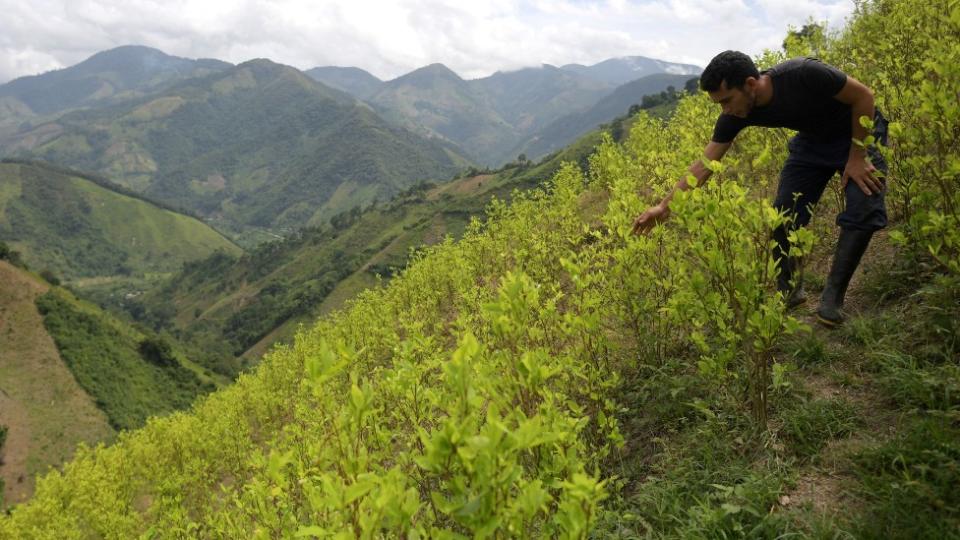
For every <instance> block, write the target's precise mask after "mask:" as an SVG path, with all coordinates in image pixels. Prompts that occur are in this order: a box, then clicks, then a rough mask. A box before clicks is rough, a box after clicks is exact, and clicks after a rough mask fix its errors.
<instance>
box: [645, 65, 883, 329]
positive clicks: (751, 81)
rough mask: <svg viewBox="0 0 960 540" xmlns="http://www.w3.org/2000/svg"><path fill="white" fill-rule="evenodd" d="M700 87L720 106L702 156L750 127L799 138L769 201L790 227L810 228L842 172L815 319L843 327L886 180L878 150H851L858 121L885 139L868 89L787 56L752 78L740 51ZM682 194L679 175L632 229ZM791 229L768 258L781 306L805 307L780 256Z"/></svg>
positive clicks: (791, 263)
mask: <svg viewBox="0 0 960 540" xmlns="http://www.w3.org/2000/svg"><path fill="white" fill-rule="evenodd" d="M700 88H701V89H703V90H704V91H706V92H707V93H708V94H709V95H710V99H712V100H713V101H714V102H716V103H718V104H720V106H721V107H722V109H723V110H722V112H721V114H720V116H719V118H717V123H716V125H715V126H714V129H713V137H712V138H711V141H710V143H709V144H707V147H706V149H705V150H704V152H703V153H704V156H705V158H706V159H709V160H720V158H722V157H723V155H724V154H726V152H727V150H728V149H729V148H730V145H731V143H732V142H733V140H734V138H735V137H736V136H737V134H738V133H740V131H742V130H743V129H744V128H745V127H748V126H764V127H785V128H789V129H793V130H796V131H797V132H798V133H797V134H796V136H794V137H793V138H792V139H790V143H789V145H788V149H789V151H790V155H789V157H788V158H787V161H786V163H785V164H784V166H783V170H782V171H781V172H780V183H779V186H778V188H777V196H776V199H775V200H774V206H775V207H776V208H777V209H778V210H782V211H786V212H787V213H789V214H790V216H791V217H792V220H791V225H790V226H791V227H803V226H806V225H807V224H808V223H809V222H810V207H811V206H812V205H814V204H816V203H817V202H818V201H819V200H820V196H821V195H823V190H824V188H826V186H827V182H828V181H829V180H830V179H831V178H832V177H833V175H834V173H836V172H839V173H840V178H841V185H842V186H843V189H844V195H845V199H846V205H845V206H846V208H845V209H844V210H843V211H842V212H841V213H840V214H839V215H838V216H837V225H838V226H839V227H840V238H839V240H838V241H837V249H836V252H835V254H834V256H833V264H832V266H831V268H830V275H829V277H828V278H827V285H826V287H825V288H824V290H823V295H822V296H821V297H820V307H819V308H818V309H817V319H818V320H819V321H820V322H821V323H823V324H825V325H827V326H836V325H838V324H840V323H842V322H843V315H842V313H841V311H840V309H841V308H842V307H843V297H844V295H845V294H846V291H847V285H849V283H850V278H851V277H852V276H853V272H854V270H856V268H857V265H858V264H860V258H861V257H862V256H863V253H864V251H866V249H867V244H869V243H870V238H871V237H872V236H873V233H874V232H875V231H877V230H879V229H882V228H883V227H885V226H886V225H887V212H886V207H885V204H884V191H885V183H884V180H883V178H882V176H883V175H882V174H881V173H878V171H881V172H882V173H885V172H886V170H887V167H886V163H885V162H884V161H883V158H882V157H881V156H880V155H879V154H878V153H877V152H876V151H875V150H873V149H870V150H866V149H864V148H863V147H862V146H860V145H857V144H852V139H857V140H859V141H863V140H864V139H865V138H866V135H867V130H866V128H864V127H863V126H861V125H860V121H859V118H860V117H861V116H866V117H868V118H873V119H874V136H875V138H876V140H877V142H879V143H880V144H884V145H885V144H886V143H887V121H886V120H885V119H884V118H883V116H882V115H881V114H880V113H879V111H877V110H876V109H875V107H874V103H873V93H872V92H871V91H870V89H869V88H867V87H866V86H864V85H863V84H862V83H861V82H859V81H857V80H856V79H854V78H853V77H849V76H847V75H846V74H844V73H843V72H841V71H839V70H837V69H836V68H834V67H832V66H829V65H827V64H824V63H822V62H820V61H819V60H816V59H814V58H795V59H792V60H787V61H785V62H782V63H780V64H777V65H776V66H773V67H772V68H770V69H768V70H765V71H763V72H759V71H757V67H756V65H754V63H753V61H752V60H751V59H750V57H749V56H747V55H745V54H743V53H741V52H737V51H725V52H722V53H720V54H718V55H717V56H716V57H714V59H713V60H711V61H710V64H709V65H708V66H707V68H706V69H705V70H704V71H703V74H702V75H701V76H700ZM868 153H869V159H868ZM689 171H690V174H692V175H693V176H694V177H695V178H696V179H697V183H698V185H701V184H703V183H704V182H705V181H706V180H707V178H709V177H710V170H709V169H707V168H706V167H705V166H704V164H703V162H702V161H701V160H698V161H696V162H694V163H693V164H692V165H691V166H690V168H689ZM689 188H690V186H689V185H688V184H687V181H686V179H683V180H680V181H679V182H678V183H677V185H676V186H674V188H673V189H672V190H671V191H670V193H669V194H668V195H667V196H666V197H665V198H664V199H663V201H661V202H660V204H657V205H656V206H653V207H651V208H650V209H648V210H647V211H645V212H644V213H643V214H641V215H640V216H639V217H637V219H636V220H635V221H634V226H633V231H634V233H638V232H643V231H646V230H649V229H650V228H651V227H653V226H654V225H655V224H657V223H660V222H661V221H663V220H665V219H666V218H667V216H668V215H669V204H670V200H671V199H672V198H673V195H674V193H676V191H677V190H678V189H681V190H687V189H689ZM794 194H799V196H797V197H795V195H794ZM788 233H789V231H788V230H787V229H786V227H783V226H781V227H780V228H778V229H777V230H776V231H774V234H773V237H774V239H775V240H776V243H777V246H776V247H775V248H774V258H775V259H776V261H777V266H778V268H779V270H780V273H779V277H778V279H777V288H778V289H779V290H780V291H781V292H782V293H783V294H784V297H785V298H786V302H787V306H788V307H795V306H797V305H799V304H801V303H803V302H804V300H805V295H804V292H803V287H802V284H801V283H799V282H798V281H799V280H795V279H794V278H795V276H794V273H795V271H796V267H797V261H796V260H794V259H793V258H791V257H789V256H788V255H787V254H788V253H789V248H790V246H789V241H788V239H787V236H788Z"/></svg>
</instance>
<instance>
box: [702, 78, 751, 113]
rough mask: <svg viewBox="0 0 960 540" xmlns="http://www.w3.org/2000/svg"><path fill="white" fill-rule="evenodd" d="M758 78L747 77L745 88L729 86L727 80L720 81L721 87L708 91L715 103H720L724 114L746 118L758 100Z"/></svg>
mask: <svg viewBox="0 0 960 540" xmlns="http://www.w3.org/2000/svg"><path fill="white" fill-rule="evenodd" d="M756 85H757V80H756V79H754V78H753V77H747V80H746V82H744V84H743V88H728V87H727V82H726V81H723V82H721V83H720V88H718V89H717V90H716V91H714V92H708V94H709V95H710V99H712V100H713V102H714V103H718V104H720V107H722V108H723V113H724V114H729V115H732V116H738V117H740V118H746V117H747V115H748V114H750V111H751V110H753V107H754V105H755V104H756V102H757V92H756Z"/></svg>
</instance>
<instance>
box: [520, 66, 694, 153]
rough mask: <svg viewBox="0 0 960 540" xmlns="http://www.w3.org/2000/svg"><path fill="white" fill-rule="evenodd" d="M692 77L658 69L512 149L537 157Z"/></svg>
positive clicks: (550, 125) (682, 84)
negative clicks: (644, 97) (661, 71)
mask: <svg viewBox="0 0 960 540" xmlns="http://www.w3.org/2000/svg"><path fill="white" fill-rule="evenodd" d="M690 79H691V76H690V75H671V74H668V73H657V74H654V75H647V76H645V77H643V78H640V79H637V80H635V81H632V82H629V83H626V84H624V85H621V86H619V87H617V89H616V90H614V91H613V92H611V93H610V94H609V95H607V96H606V97H604V98H603V99H601V100H600V101H598V102H597V103H596V104H595V105H593V106H592V107H590V108H588V109H586V110H582V111H578V112H574V113H571V114H568V115H565V116H562V117H560V118H558V119H556V120H554V121H553V122H551V123H550V124H549V125H547V126H545V127H544V128H543V129H541V130H540V131H539V132H537V133H536V134H534V135H533V136H532V137H531V138H530V139H528V140H527V141H525V142H523V143H522V144H521V145H519V146H518V147H516V148H514V150H513V151H512V152H511V153H512V154H520V153H524V154H526V155H527V157H528V158H529V159H537V158H539V157H541V156H544V155H546V154H549V153H550V152H553V151H554V150H557V149H559V148H563V147H564V146H566V145H568V144H570V143H571V142H572V141H574V140H576V139H577V138H578V137H580V136H581V135H583V134H584V133H587V132H588V131H590V130H592V129H596V127H597V126H598V125H600V124H604V123H607V122H609V121H611V120H613V119H614V118H616V117H618V116H622V115H624V114H626V113H627V111H628V110H629V109H630V106H631V105H634V104H640V103H641V102H642V101H643V96H646V95H652V94H659V93H660V92H662V91H664V90H666V89H667V87H669V86H673V87H674V88H675V89H676V90H683V88H684V85H685V84H686V83H687V81H689V80H690Z"/></svg>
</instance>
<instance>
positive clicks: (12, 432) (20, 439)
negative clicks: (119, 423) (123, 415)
mask: <svg viewBox="0 0 960 540" xmlns="http://www.w3.org/2000/svg"><path fill="white" fill-rule="evenodd" d="M47 287H48V286H47V285H46V284H45V283H44V282H43V281H42V280H40V279H38V278H35V277H33V276H31V275H30V274H28V273H27V272H25V271H23V270H21V269H19V268H16V267H14V266H11V265H10V264H8V263H7V262H6V261H0V425H5V426H7V427H8V432H7V440H6V444H5V445H4V449H5V450H4V452H3V459H2V460H0V478H2V479H3V480H4V484H5V488H4V492H3V502H4V503H5V504H7V505H10V504H18V503H20V502H23V501H25V500H27V498H29V496H30V495H31V494H32V493H33V485H34V476H35V475H36V474H38V473H42V472H45V471H46V470H47V468H48V467H50V466H59V465H60V464H61V463H63V462H64V461H66V460H68V459H70V458H71V457H72V456H73V453H74V450H75V449H76V446H77V444H78V443H80V442H85V443H87V444H90V445H95V444H96V443H98V442H101V441H109V440H111V439H112V437H113V434H114V431H113V429H112V428H111V427H110V425H109V423H108V421H107V416H106V415H105V414H104V413H103V411H101V410H100V409H98V408H97V406H96V404H95V402H94V400H93V399H92V398H91V397H90V396H89V395H88V394H87V393H86V392H85V391H84V390H83V389H82V388H81V387H80V385H78V384H77V381H76V379H75V378H74V376H73V374H72V373H71V372H70V370H69V369H68V368H67V366H66V365H65V364H64V362H63V360H62V359H61V357H60V354H59V352H58V350H57V346H56V344H55V343H54V341H53V339H51V338H50V336H49V334H47V332H46V330H45V328H44V325H43V318H42V316H41V315H40V313H39V312H38V311H37V307H36V305H35V304H34V301H35V300H36V298H37V296H39V295H41V294H43V293H45V292H46V291H47Z"/></svg>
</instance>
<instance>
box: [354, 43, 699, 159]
mask: <svg viewBox="0 0 960 540" xmlns="http://www.w3.org/2000/svg"><path fill="white" fill-rule="evenodd" d="M698 73H700V68H698V67H697V66H691V65H686V64H676V63H672V62H663V61H660V60H654V59H650V58H644V57H640V56H637V57H626V58H616V59H610V60H607V61H604V62H600V63H599V64H596V65H593V66H580V65H576V64H571V65H567V66H564V67H563V68H557V67H554V66H550V65H543V66H541V67H537V68H524V69H520V70H516V71H509V72H497V73H495V74H493V75H491V76H489V77H484V78H481V79H475V80H469V81H466V80H463V79H462V78H460V77H459V76H458V75H457V74H456V73H454V72H453V71H451V70H450V69H448V68H447V67H446V66H443V65H442V64H432V65H430V66H427V67H424V68H421V69H418V70H416V71H413V72H411V73H408V74H407V75H404V76H402V77H399V78H397V79H394V80H392V81H388V82H387V83H384V84H383V86H381V87H380V89H379V90H378V91H377V92H375V93H374V94H372V95H371V96H370V97H369V98H368V101H369V102H370V103H372V104H373V105H374V106H375V107H376V109H377V110H378V111H380V112H381V113H382V114H383V115H384V116H385V117H387V118H388V119H390V120H392V121H394V122H399V123H400V124H401V125H404V126H407V127H410V128H411V129H419V130H420V132H421V133H424V134H427V135H431V136H435V137H440V138H443V139H444V140H447V141H450V142H452V143H454V144H456V145H458V146H459V147H460V148H462V149H463V150H464V151H465V152H466V153H467V154H468V155H469V156H470V157H472V158H473V159H474V160H476V161H478V162H480V163H484V164H487V165H499V164H501V163H504V162H506V161H509V160H512V159H514V158H515V157H516V156H517V149H518V148H522V147H523V146H525V145H526V144H528V142H529V140H530V138H531V137H532V136H533V135H534V134H535V133H538V132H539V131H541V130H547V129H548V126H550V125H551V124H552V123H554V122H560V121H561V119H563V118H565V117H566V116H568V115H572V114H578V113H581V112H585V111H586V110H587V109H590V108H591V107H593V106H594V105H597V104H598V102H599V101H600V100H601V99H603V98H604V97H606V96H607V95H608V94H610V93H611V92H613V91H614V89H616V88H617V86H619V85H622V84H624V83H626V82H628V81H633V80H636V79H640V78H643V77H645V76H648V75H651V74H665V75H669V74H678V77H679V76H680V75H683V74H686V75H687V78H689V76H690V75H689V74H693V75H695V74H698ZM672 80H673V79H671V81H672ZM677 80H679V79H677ZM666 86H667V85H666V84H664V85H662V86H659V85H657V86H656V87H655V88H654V89H651V90H650V91H651V92H660V91H661V90H663V89H665V88H666ZM638 89H640V90H642V89H643V88H640V87H638ZM640 97H642V96H638V97H637V98H636V100H635V101H634V102H638V101H639V100H640ZM607 106H608V107H609V104H608V105H607ZM627 106H629V104H628V105H627ZM624 112H626V109H625V108H624V110H622V111H620V110H618V111H617V112H615V113H613V114H608V113H607V112H602V109H601V110H598V111H595V112H592V113H590V114H587V115H586V116H585V117H584V118H583V119H582V120H581V121H574V120H572V119H566V120H563V121H562V122H561V123H562V124H564V125H566V126H568V127H566V128H564V132H563V134H562V136H558V138H556V139H555V140H554V139H552V138H551V139H550V144H548V145H547V146H546V147H549V148H550V149H551V150H552V149H556V148H560V147H561V146H563V145H564V144H567V143H569V142H571V141H573V140H574V139H575V138H576V136H577V135H580V134H582V133H584V132H586V131H588V130H589V129H591V128H593V127H595V126H596V125H597V124H599V123H601V122H605V121H608V120H610V119H611V118H613V117H614V116H616V115H618V114H623V113H624ZM594 120H596V121H594ZM549 129H550V130H551V131H556V130H557V129H559V128H556V127H554V128H549ZM548 135H549V134H548ZM546 147H544V148H546ZM537 152H538V154H537V155H543V154H545V153H547V151H543V149H542V148H538V149H537Z"/></svg>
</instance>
